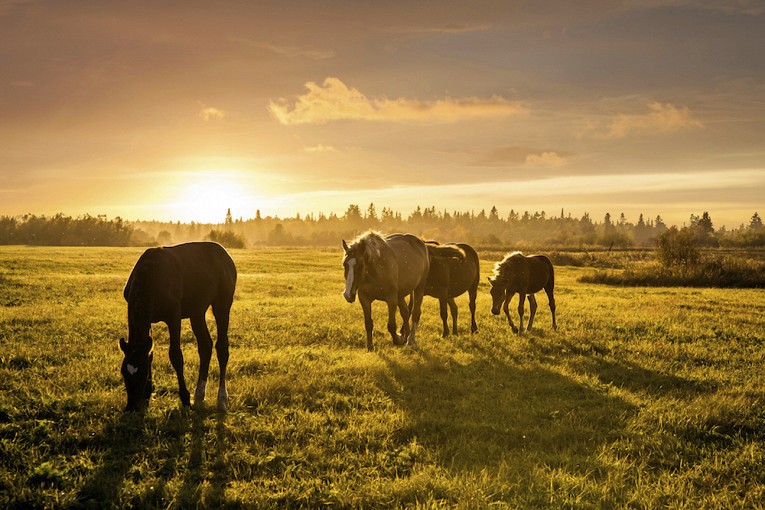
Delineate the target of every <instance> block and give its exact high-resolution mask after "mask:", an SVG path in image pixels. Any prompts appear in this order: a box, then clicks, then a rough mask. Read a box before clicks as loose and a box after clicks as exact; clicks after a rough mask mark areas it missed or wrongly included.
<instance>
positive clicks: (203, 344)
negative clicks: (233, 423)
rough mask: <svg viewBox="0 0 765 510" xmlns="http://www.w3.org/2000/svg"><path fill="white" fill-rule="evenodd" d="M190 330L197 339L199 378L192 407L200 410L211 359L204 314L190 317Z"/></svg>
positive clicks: (210, 342)
mask: <svg viewBox="0 0 765 510" xmlns="http://www.w3.org/2000/svg"><path fill="white" fill-rule="evenodd" d="M190 320H191V329H192V331H194V336H195V337H197V351H199V378H198V379H197V389H196V390H195V391H194V407H197V408H200V409H201V408H202V407H203V406H204V405H205V390H206V388H207V374H208V373H209V371H210V358H211V357H212V338H211V337H210V331H209V330H208V329H207V321H206V320H205V312H202V313H199V314H196V315H192V316H191V317H190Z"/></svg>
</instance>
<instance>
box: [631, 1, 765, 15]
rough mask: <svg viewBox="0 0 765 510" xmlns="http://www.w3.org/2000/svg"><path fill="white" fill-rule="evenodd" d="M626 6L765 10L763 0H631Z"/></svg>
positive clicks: (727, 11) (752, 12)
mask: <svg viewBox="0 0 765 510" xmlns="http://www.w3.org/2000/svg"><path fill="white" fill-rule="evenodd" d="M625 5H626V6H628V7H632V8H640V9H646V8H648V9H654V8H664V7H690V8H693V9H700V10H706V11H716V12H721V13H723V14H729V15H731V14H748V15H750V16H759V15H760V14H762V13H763V12H765V5H763V4H762V0H629V1H628V2H626V3H625Z"/></svg>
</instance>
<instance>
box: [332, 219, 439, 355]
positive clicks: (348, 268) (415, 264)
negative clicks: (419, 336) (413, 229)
mask: <svg viewBox="0 0 765 510" xmlns="http://www.w3.org/2000/svg"><path fill="white" fill-rule="evenodd" d="M343 250H345V257H344V258H343V267H344V269H345V292H343V297H345V300H346V301H348V302H349V303H353V302H354V301H355V300H356V293H358V295H359V303H360V304H361V309H362V310H363V311H364V325H365V327H366V332H367V349H368V350H370V351H372V350H373V349H374V347H373V345H372V302H373V301H375V300H380V301H385V302H386V303H387V304H388V332H389V333H390V335H391V337H392V339H393V343H394V344H395V345H406V343H407V342H408V343H409V344H410V345H412V346H416V343H415V334H416V332H417V324H418V323H419V321H420V307H421V305H422V296H423V295H424V293H425V284H426V282H427V278H428V270H429V269H430V259H429V258H428V250H427V248H425V243H423V242H422V240H420V239H419V238H418V237H415V236H413V235H411V234H391V235H388V236H385V237H382V236H381V235H380V234H377V233H375V232H367V233H366V234H363V235H362V236H360V237H359V238H357V239H356V240H355V241H353V242H352V243H351V244H350V245H348V244H347V243H346V242H345V241H343ZM410 294H412V295H413V297H412V304H413V306H412V310H411V317H412V329H411V331H410V330H409V316H410V312H409V307H408V306H407V304H406V301H405V298H406V296H408V295H410ZM396 307H398V308H399V311H400V313H401V319H402V321H403V323H402V325H401V336H398V335H397V334H396Z"/></svg>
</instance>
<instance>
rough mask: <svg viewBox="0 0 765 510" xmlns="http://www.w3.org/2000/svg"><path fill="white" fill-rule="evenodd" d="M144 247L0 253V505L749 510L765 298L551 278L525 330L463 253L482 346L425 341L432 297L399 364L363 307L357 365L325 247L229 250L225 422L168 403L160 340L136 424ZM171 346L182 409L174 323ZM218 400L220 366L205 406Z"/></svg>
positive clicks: (437, 337)
mask: <svg viewBox="0 0 765 510" xmlns="http://www.w3.org/2000/svg"><path fill="white" fill-rule="evenodd" d="M142 251H143V250H142V249H138V248H103V249H101V248H29V247H0V507H2V508H34V507H41V508H42V507H73V508H105V507H110V506H111V507H119V508H121V507H142V508H152V507H153V508H179V507H181V508H185V507H207V508H238V507H252V508H284V507H311V508H315V507H321V506H331V507H337V508H354V507H364V508H378V507H379V508H398V507H421V508H434V507H456V508H486V507H500V508H501V507H511V508H513V507H522V508H744V507H747V508H763V501H765V320H763V317H765V291H763V290H752V289H744V290H741V289H733V290H731V289H705V288H692V289H691V288H662V287H656V288H640V287H633V288H619V287H609V286H603V285H596V284H587V283H580V282H577V278H578V277H579V276H581V275H582V274H585V273H586V272H587V271H592V270H591V269H589V268H574V267H565V266H564V267H556V288H555V294H556V300H557V307H558V310H557V312H558V326H559V329H558V330H557V331H553V330H552V327H551V323H550V322H551V321H550V311H549V309H548V307H547V298H546V296H545V295H544V293H543V292H542V293H538V294H537V297H538V302H539V310H538V312H537V317H536V320H535V327H536V330H535V331H532V332H530V333H527V334H525V335H523V336H517V335H514V334H512V333H511V331H510V328H509V326H508V325H507V322H506V321H505V319H504V317H503V316H502V317H494V316H492V315H491V314H490V313H489V310H490V307H491V299H490V296H489V294H488V282H487V281H486V276H488V275H489V274H490V271H491V268H492V266H493V264H494V262H495V261H497V260H499V256H500V254H491V255H489V256H487V255H486V254H484V253H479V255H480V256H481V261H482V266H481V270H482V277H481V285H480V288H479V295H478V313H477V322H478V328H479V331H478V333H476V334H474V335H470V334H469V333H468V331H469V311H468V307H467V296H465V295H463V296H461V297H459V298H457V303H458V305H459V306H460V318H459V325H460V328H461V331H462V332H461V333H460V334H459V335H457V336H450V337H448V338H441V330H442V328H441V321H440V318H439V314H438V302H437V300H435V299H433V298H429V297H426V298H425V300H424V304H423V314H422V322H421V324H420V328H419V330H418V344H419V349H418V350H416V351H415V350H412V349H410V348H398V347H394V346H393V345H392V343H391V340H390V337H389V335H388V333H387V331H386V329H385V323H386V312H385V306H384V305H383V304H381V303H380V302H376V303H375V304H374V305H373V311H374V320H375V332H374V344H375V347H376V352H373V353H368V352H367V350H366V346H365V333H364V324H363V319H362V312H361V309H360V307H359V305H358V303H354V304H352V305H351V304H348V303H346V302H345V300H344V299H343V298H342V296H341V292H342V291H343V287H344V282H343V270H342V266H341V257H342V248H341V246H340V245H339V243H338V246H337V249H334V250H325V251H322V250H308V249H306V250H302V249H294V250H279V249H268V250H231V254H232V257H233V259H234V261H235V262H236V264H237V268H238V271H239V280H238V284H237V290H236V294H235V300H234V306H233V308H232V312H231V328H230V333H229V335H230V339H231V351H230V360H229V365H228V371H229V374H228V391H229V394H230V403H229V411H228V413H227V414H218V413H216V412H215V411H214V410H213V409H210V410H208V411H204V412H199V411H193V410H188V409H183V408H181V407H180V404H179V401H178V397H177V393H176V390H177V382H176V379H175V374H174V372H173V369H172V367H171V366H170V362H169V360H168V344H167V330H166V328H165V327H164V325H155V327H154V337H155V356H154V384H155V386H156V391H155V394H154V397H153V399H152V402H151V405H150V408H149V410H148V412H147V413H146V414H145V416H140V415H134V414H123V412H122V410H123V408H124V406H125V402H126V398H125V390H124V387H123V383H122V380H121V376H120V373H119V367H120V363H121V361H122V353H121V352H120V350H119V348H118V345H117V342H118V339H119V338H120V337H121V336H125V335H126V332H127V331H126V327H127V326H126V324H127V320H126V304H125V302H124V300H123V298H122V289H123V286H124V284H125V280H126V279H127V276H128V274H129V272H130V269H131V268H132V266H133V264H134V263H135V261H136V260H137V258H138V256H139V255H140V253H141V252H142ZM516 299H517V297H516ZM515 303H516V301H513V303H512V304H511V310H514V308H515ZM527 314H528V307H527ZM208 315H209V314H208ZM526 318H528V315H526ZM208 324H210V325H212V316H209V317H208ZM399 326H400V319H399ZM211 331H212V333H213V338H214V337H215V334H214V329H211ZM182 342H183V352H184V357H185V360H186V380H187V383H188V384H189V386H190V389H191V391H192V393H193V388H194V383H195V381H196V374H197V369H198V358H197V354H196V345H195V344H194V343H193V337H192V333H191V329H190V327H189V325H188V321H184V325H183V333H182ZM216 387H217V361H216V360H215V358H213V363H212V365H211V375H210V382H209V383H208V394H207V400H208V405H210V403H214V401H215V398H214V397H215V393H214V389H215V388H216ZM211 407H212V406H211Z"/></svg>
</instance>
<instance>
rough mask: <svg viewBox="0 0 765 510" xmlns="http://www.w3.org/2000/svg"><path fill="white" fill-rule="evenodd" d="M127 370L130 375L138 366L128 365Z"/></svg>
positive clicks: (136, 370) (133, 373)
mask: <svg viewBox="0 0 765 510" xmlns="http://www.w3.org/2000/svg"><path fill="white" fill-rule="evenodd" d="M127 371H128V373H129V374H130V375H135V373H136V372H138V367H134V366H133V365H128V366H127Z"/></svg>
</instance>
